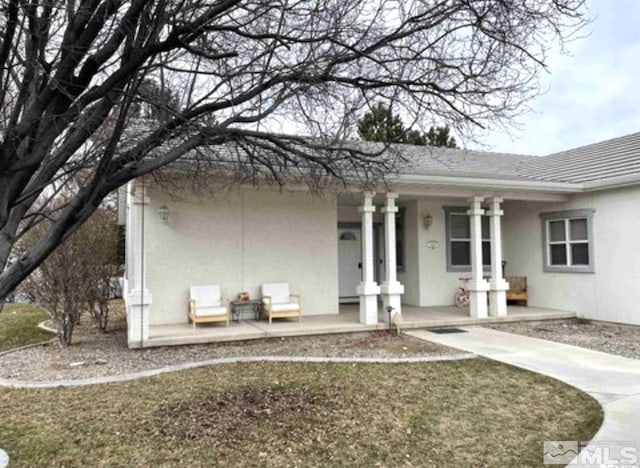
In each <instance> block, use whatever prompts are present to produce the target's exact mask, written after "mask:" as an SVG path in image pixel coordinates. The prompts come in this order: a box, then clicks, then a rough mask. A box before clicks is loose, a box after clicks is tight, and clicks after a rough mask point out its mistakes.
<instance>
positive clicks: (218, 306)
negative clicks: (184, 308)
mask: <svg viewBox="0 0 640 468" xmlns="http://www.w3.org/2000/svg"><path fill="white" fill-rule="evenodd" d="M228 306H229V305H228V304H227V303H226V301H224V300H223V298H222V294H221V293H220V286H218V285H217V284H209V285H204V286H191V288H189V319H190V320H191V322H192V323H193V328H196V323H206V322H226V325H227V327H228V326H229V307H228Z"/></svg>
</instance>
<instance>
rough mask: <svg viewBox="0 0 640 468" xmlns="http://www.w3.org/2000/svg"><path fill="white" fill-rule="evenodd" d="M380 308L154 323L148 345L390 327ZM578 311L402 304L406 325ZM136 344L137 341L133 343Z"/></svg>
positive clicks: (457, 323)
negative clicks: (370, 318) (497, 311)
mask: <svg viewBox="0 0 640 468" xmlns="http://www.w3.org/2000/svg"><path fill="white" fill-rule="evenodd" d="M381 309H382V307H380V308H379V313H378V323H377V324H376V325H362V324H360V323H359V322H358V305H357V304H341V305H340V313H339V314H337V315H336V314H331V315H307V316H303V318H302V323H298V321H297V319H277V320H274V321H273V323H272V324H271V325H269V322H268V321H266V320H259V321H256V320H242V321H240V322H237V323H236V322H231V323H229V327H225V326H224V325H220V324H201V325H197V326H196V328H195V329H193V327H192V326H191V324H186V323H184V324H177V325H152V326H151V327H150V330H149V339H148V340H147V341H145V343H144V347H145V348H151V347H157V346H174V345H186V344H199V343H219V342H226V341H242V340H254V339H259V338H277V337H284V336H304V335H326V334H330V333H355V332H362V331H372V330H381V329H385V328H387V324H386V322H385V320H386V318H385V315H386V313H385V312H383V311H382V310H381ZM575 316H576V314H575V313H574V312H567V311H560V310H554V309H542V308H538V307H525V306H508V307H507V316H506V317H500V318H497V317H489V318H487V319H473V318H471V317H469V309H468V308H466V307H465V308H458V307H455V306H439V307H412V306H405V305H403V306H402V320H403V324H402V328H403V329H415V328H423V327H424V328H426V327H442V326H462V325H481V324H485V323H496V322H517V321H529V320H552V319H563V318H572V317H575ZM133 346H134V347H135V344H134V345H133Z"/></svg>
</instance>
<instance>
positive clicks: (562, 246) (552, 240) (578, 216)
mask: <svg viewBox="0 0 640 468" xmlns="http://www.w3.org/2000/svg"><path fill="white" fill-rule="evenodd" d="M593 212H594V210H591V209H586V210H572V211H559V212H555V213H543V214H541V215H540V218H541V219H542V238H543V242H544V245H543V248H544V255H543V257H544V265H543V269H544V271H549V272H569V273H580V272H583V273H592V272H593V271H594V265H593V227H592V218H593Z"/></svg>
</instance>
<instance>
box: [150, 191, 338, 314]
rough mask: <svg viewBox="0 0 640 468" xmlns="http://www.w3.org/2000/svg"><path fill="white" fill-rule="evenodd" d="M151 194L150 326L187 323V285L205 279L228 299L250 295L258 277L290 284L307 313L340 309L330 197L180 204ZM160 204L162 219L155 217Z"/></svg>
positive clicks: (222, 198) (232, 197) (253, 195)
mask: <svg viewBox="0 0 640 468" xmlns="http://www.w3.org/2000/svg"><path fill="white" fill-rule="evenodd" d="M149 196H150V205H149V207H148V215H147V216H146V221H145V234H146V238H145V244H146V252H147V284H148V287H149V289H150V290H151V293H152V295H153V304H152V306H151V318H150V323H151V325H156V324H168V323H182V322H187V301H188V290H189V287H190V286H191V285H196V284H211V283H214V284H220V285H221V287H222V291H223V294H225V295H226V296H227V297H228V298H235V296H236V295H237V293H238V292H241V291H248V292H249V293H250V295H251V297H252V298H253V297H257V296H258V295H259V288H260V285H261V284H262V283H264V282H275V281H282V282H288V283H289V284H290V287H291V291H292V292H293V293H299V294H301V295H302V301H303V313H304V314H305V315H314V314H335V313H338V278H337V268H338V267H337V229H336V226H337V209H336V201H335V198H333V197H331V196H329V195H325V196H324V197H323V198H318V197H314V196H312V195H310V194H308V193H305V192H282V193H281V192H276V191H267V190H263V191H260V192H257V191H253V190H244V191H242V193H240V192H239V191H234V192H231V193H227V194H224V195H216V196H215V197H212V198H208V199H204V200H196V199H191V200H183V201H179V202H177V201H175V200H172V199H171V198H169V197H168V196H166V195H164V194H163V193H161V192H159V191H157V190H150V191H149ZM163 204H164V205H167V206H168V207H169V208H170V219H169V222H168V224H164V223H162V222H161V221H160V219H159V218H158V216H157V210H158V207H160V206H161V205H163Z"/></svg>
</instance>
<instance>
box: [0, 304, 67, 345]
mask: <svg viewBox="0 0 640 468" xmlns="http://www.w3.org/2000/svg"><path fill="white" fill-rule="evenodd" d="M48 318H49V316H48V315H47V313H46V312H45V311H43V310H42V309H40V308H38V307H36V306H33V305H28V304H7V305H5V306H4V308H3V309H2V311H1V312H0V351H6V350H8V349H11V348H17V347H19V346H26V345H29V344H34V343H39V342H42V341H47V340H50V339H51V338H54V337H55V335H54V334H53V333H50V332H48V331H45V330H41V329H40V328H38V324H39V323H41V322H44V321H45V320H47V319H48Z"/></svg>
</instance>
